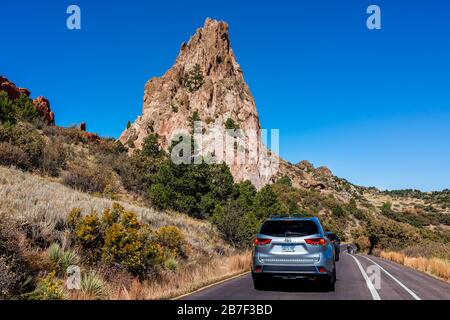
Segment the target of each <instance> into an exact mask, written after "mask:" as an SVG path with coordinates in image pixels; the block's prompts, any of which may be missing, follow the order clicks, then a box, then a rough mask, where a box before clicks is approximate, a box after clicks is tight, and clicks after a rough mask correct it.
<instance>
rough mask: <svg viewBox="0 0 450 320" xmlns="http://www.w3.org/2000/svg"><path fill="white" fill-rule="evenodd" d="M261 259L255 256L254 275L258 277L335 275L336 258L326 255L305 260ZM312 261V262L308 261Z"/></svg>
mask: <svg viewBox="0 0 450 320" xmlns="http://www.w3.org/2000/svg"><path fill="white" fill-rule="evenodd" d="M264 258H265V259H260V257H259V255H257V254H256V255H254V256H253V266H252V273H253V274H254V275H256V276H260V275H261V276H267V277H283V278H309V277H317V276H331V275H333V273H334V258H333V253H332V252H331V254H330V256H328V255H325V254H320V255H316V256H314V257H312V256H310V257H307V258H306V257H305V258H304V259H299V258H298V257H297V259H293V258H294V257H293V258H291V259H284V260H285V261H276V262H275V261H274V260H280V259H273V257H271V258H272V259H268V258H267V257H264ZM308 259H309V260H311V261H308Z"/></svg>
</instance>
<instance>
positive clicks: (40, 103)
mask: <svg viewBox="0 0 450 320" xmlns="http://www.w3.org/2000/svg"><path fill="white" fill-rule="evenodd" d="M33 105H34V106H35V108H36V110H37V111H38V112H39V114H40V115H41V117H42V119H44V121H45V122H46V123H47V124H48V125H54V124H55V115H54V113H53V112H52V110H51V109H50V102H49V101H48V100H47V99H46V98H44V97H37V98H36V99H34V100H33Z"/></svg>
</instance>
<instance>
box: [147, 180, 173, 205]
mask: <svg viewBox="0 0 450 320" xmlns="http://www.w3.org/2000/svg"><path fill="white" fill-rule="evenodd" d="M172 197H173V195H171V194H170V192H169V190H167V188H165V187H164V186H163V185H162V184H161V183H155V184H154V185H152V186H151V187H150V190H149V194H148V198H149V199H150V201H151V203H152V205H153V206H154V207H155V208H157V209H159V210H164V209H168V208H169V207H170V205H171V202H172Z"/></svg>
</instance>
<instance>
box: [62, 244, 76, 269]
mask: <svg viewBox="0 0 450 320" xmlns="http://www.w3.org/2000/svg"><path fill="white" fill-rule="evenodd" d="M79 262H80V257H79V256H78V253H77V252H76V251H75V250H73V249H66V250H64V251H63V253H62V255H61V260H60V266H61V271H62V272H63V273H65V272H66V271H67V268H69V267H70V266H75V265H77V264H78V263H79Z"/></svg>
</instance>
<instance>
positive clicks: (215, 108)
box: [119, 18, 340, 191]
mask: <svg viewBox="0 0 450 320" xmlns="http://www.w3.org/2000/svg"><path fill="white" fill-rule="evenodd" d="M228 30H229V28H228V25H227V24H226V23H225V22H221V21H216V20H212V19H209V18H208V19H207V20H206V22H205V25H204V27H203V28H199V29H198V30H197V32H196V33H195V34H194V35H193V36H192V37H191V38H190V40H189V41H188V42H187V43H183V44H182V45H181V48H180V52H179V54H178V57H177V59H176V61H175V63H174V65H173V66H172V67H171V68H170V69H169V70H168V71H167V72H166V73H165V74H164V75H163V76H162V77H160V78H152V79H150V80H149V81H148V82H147V84H146V85H145V92H144V102H143V108H142V116H140V117H138V119H137V120H136V121H135V122H134V123H133V124H132V125H131V126H130V127H129V128H128V129H127V130H126V131H124V132H123V133H122V135H121V136H120V138H119V140H120V141H121V142H122V143H123V144H125V145H127V146H128V147H129V148H130V150H131V152H132V150H133V149H139V148H141V147H142V145H143V143H144V140H145V138H146V137H147V136H148V135H150V134H158V136H159V142H160V145H161V146H162V147H163V148H164V149H165V150H167V149H168V148H169V146H170V145H171V142H172V138H173V134H174V132H175V131H177V130H179V129H186V130H190V128H191V126H192V119H193V118H195V117H194V115H195V116H196V117H197V120H200V121H202V122H203V123H204V125H205V127H206V128H212V127H215V128H222V129H224V130H225V128H227V127H228V128H229V127H230V126H231V127H234V128H239V129H242V130H243V132H244V136H243V137H242V140H243V143H244V145H247V146H248V142H249V136H248V133H249V132H252V131H253V132H254V131H258V135H257V141H256V144H257V146H258V153H259V155H263V156H260V157H259V158H258V161H256V162H251V161H247V162H246V164H236V163H232V164H228V165H229V167H230V169H231V172H232V174H233V176H234V178H235V180H236V181H242V180H249V181H251V182H252V183H253V184H254V185H255V186H256V187H257V188H261V187H263V186H264V185H266V184H268V183H271V182H274V181H276V180H277V179H278V178H280V177H282V176H284V175H287V176H289V177H290V178H291V180H292V182H293V184H294V186H296V187H298V188H309V189H311V188H312V189H319V190H326V189H328V190H330V191H331V190H335V189H336V187H337V185H338V184H340V182H339V181H338V179H337V178H335V177H334V176H333V175H332V173H331V171H330V170H328V169H327V168H318V169H315V168H314V167H313V166H312V165H311V164H310V163H308V162H306V161H303V162H301V163H299V164H297V165H293V164H290V163H288V162H286V161H284V160H283V159H280V158H278V157H277V156H276V155H272V154H270V152H269V153H268V155H266V156H264V155H265V154H266V151H267V150H266V148H265V147H264V145H263V143H262V142H261V135H260V134H259V130H260V128H261V125H260V122H259V117H258V112H257V109H256V104H255V100H254V99H253V96H252V94H251V92H250V89H249V87H248V86H247V84H246V82H245V80H244V76H243V72H242V69H241V67H240V66H239V64H238V62H237V61H236V57H235V55H234V53H233V49H232V48H231V42H230V35H229V31H228ZM227 123H228V124H227ZM230 124H231V125H230ZM245 152H246V154H248V153H249V150H248V149H245Z"/></svg>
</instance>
